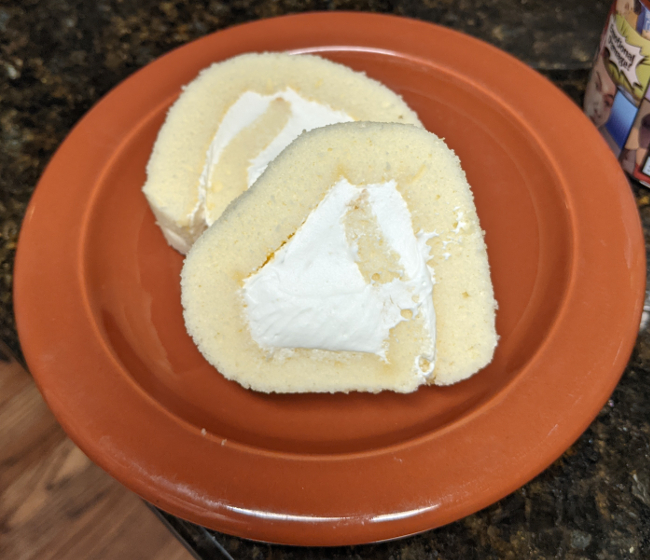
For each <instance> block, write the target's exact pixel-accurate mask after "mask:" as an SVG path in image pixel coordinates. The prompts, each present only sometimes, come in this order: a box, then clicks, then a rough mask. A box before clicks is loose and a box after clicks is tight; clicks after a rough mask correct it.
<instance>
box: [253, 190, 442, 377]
mask: <svg viewBox="0 0 650 560" xmlns="http://www.w3.org/2000/svg"><path fill="white" fill-rule="evenodd" d="M364 190H365V191H366V192H367V197H368V202H369V204H370V206H371V208H372V212H373V214H374V216H375V218H376V221H377V224H378V226H379V229H380V231H381V233H382V235H383V236H384V239H385V240H386V241H387V243H388V245H389V246H390V248H391V249H392V250H394V251H395V252H396V253H397V255H399V264H400V265H401V268H402V271H403V272H402V274H401V276H400V277H398V278H394V279H393V280H391V281H390V282H385V283H378V282H374V281H370V282H368V281H366V279H365V278H364V277H363V275H362V273H361V271H360V269H359V266H358V264H357V260H358V256H357V250H356V247H354V246H352V247H351V246H350V244H349V243H348V239H347V237H346V232H345V226H344V223H343V221H342V218H343V216H344V215H345V213H346V211H347V209H348V208H349V205H350V204H351V203H353V202H354V201H355V200H356V199H357V198H358V197H359V196H360V195H361V193H362V192H363V191H364ZM434 235H435V234H425V233H422V232H420V233H419V234H417V235H415V234H414V232H413V226H412V222H411V215H410V212H409V210H408V207H407V205H406V202H405V201H404V199H403V198H402V196H401V194H400V193H399V191H398V190H397V188H396V183H395V181H389V182H386V183H381V184H374V185H367V186H363V185H362V186H357V185H353V184H351V183H349V182H348V181H347V180H346V179H341V180H339V181H338V182H337V183H336V184H335V185H334V186H333V187H332V188H331V189H330V190H329V192H328V193H327V195H326V196H325V197H324V199H323V200H322V201H321V202H320V204H319V205H318V206H317V207H316V209H314V210H313V211H312V212H311V214H310V215H309V216H308V217H307V219H306V221H305V222H304V223H303V224H302V226H301V227H300V228H299V229H298V230H297V231H296V233H295V234H294V235H293V237H292V238H291V239H289V241H288V242H287V243H286V244H285V245H284V246H282V247H281V248H280V249H279V250H278V251H276V253H275V254H274V256H273V257H272V259H271V260H270V261H269V262H267V263H266V264H265V265H264V266H263V267H262V268H260V269H259V270H258V271H257V272H255V273H254V274H252V275H251V276H249V277H248V278H247V279H246V280H245V281H244V287H243V298H244V302H245V310H246V316H247V320H248V325H249V328H250V332H251V335H252V337H253V339H254V340H255V342H256V343H257V344H258V345H259V346H260V347H262V348H264V349H268V350H274V349H279V348H310V349H321V350H331V351H337V352H338V351H351V352H367V353H372V354H377V355H378V356H380V357H381V358H382V359H384V360H386V352H387V349H388V338H389V335H390V330H391V329H392V328H393V327H395V326H396V325H397V324H398V323H400V322H401V321H404V320H407V319H406V318H405V316H407V317H408V316H409V313H403V312H404V311H406V310H408V311H410V312H411V313H410V316H411V320H412V319H413V318H415V317H416V316H417V315H418V314H421V315H422V317H423V323H424V330H425V335H426V343H425V344H423V347H424V349H423V352H422V353H421V354H420V355H418V356H415V357H414V367H413V369H414V371H415V372H416V373H417V374H418V375H420V376H424V377H427V376H428V375H430V374H431V372H432V371H433V367H434V358H435V337H436V318H435V311H434V308H433V299H432V291H433V283H434V280H433V271H432V270H431V269H430V268H429V267H428V265H427V261H428V260H429V259H430V255H429V250H430V248H429V246H428V245H427V243H426V242H427V240H428V239H430V238H431V237H433V236H434Z"/></svg>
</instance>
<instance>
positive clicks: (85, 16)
mask: <svg viewBox="0 0 650 560" xmlns="http://www.w3.org/2000/svg"><path fill="white" fill-rule="evenodd" d="M609 5H610V2H608V1H604V2H603V1H593V0H573V1H572V2H566V1H561V0H425V1H416V0H396V1H388V0H367V1H363V0H349V1H348V0H330V1H319V0H275V1H273V0H235V1H233V2H219V1H210V2H208V1H206V2H202V3H198V2H190V1H189V0H176V1H174V0H170V1H164V2H154V1H152V0H142V1H136V0H99V1H97V2H84V1H83V0H49V1H40V2H39V1H34V0H32V1H22V2H18V1H14V2H11V1H6V0H5V1H4V2H2V3H0V76H1V78H0V134H1V135H2V136H1V144H0V146H1V147H0V267H1V277H0V285H1V289H0V335H1V336H2V338H3V339H4V340H5V341H6V342H7V343H8V344H9V346H10V347H11V348H12V349H13V350H14V351H15V352H16V353H17V354H20V346H19V342H18V339H17V335H16V329H15V323H14V317H13V310H12V304H11V288H12V267H13V258H14V253H15V249H16V243H17V238H18V231H19V228H20V223H21V220H22V218H23V216H24V213H25V209H26V206H27V203H28V201H29V198H30V195H31V193H32V191H33V189H34V187H35V185H36V183H37V181H38V178H39V176H40V174H41V173H42V171H43V169H44V167H45V165H46V164H47V162H48V160H49V158H50V157H51V156H52V154H53V153H54V151H55V150H56V148H57V147H58V146H59V145H60V143H61V142H62V140H63V139H64V137H65V136H66V134H67V133H68V132H69V131H70V129H71V127H72V126H73V125H74V124H75V123H76V122H77V121H78V120H79V119H80V118H81V117H82V116H83V114H84V113H85V112H86V111H88V109H90V107H91V106H92V105H93V104H94V103H95V102H96V101H97V100H98V99H99V98H100V97H101V96H102V95H104V94H105V93H106V92H107V91H108V90H109V89H111V88H112V87H113V86H115V85H116V84H118V83H119V82H120V81H121V80H123V79H124V78H125V77H127V76H128V75H129V74H131V73H132V72H133V71H135V70H137V69H138V68H140V67H142V66H143V65H145V64H147V63H148V62H150V61H152V60H154V59H155V58H156V57H158V56H160V55H162V54H163V53H165V52H167V51H169V50H170V49H172V48H174V47H177V46H179V45H182V44H184V43H186V42H188V41H190V40H192V39H195V38H198V37H200V36H203V35H205V34H207V33H210V32H213V31H216V30H219V29H223V28H225V27H228V26H231V25H233V24H237V23H242V22H245V21H252V20H255V19H259V18H266V17H271V16H276V15H282V14H287V13H296V12H303V11H312V10H360V11H375V12H383V13H392V14H396V15H403V16H409V17H414V18H419V19H422V20H426V21H430V22H435V23H440V24H442V25H446V26H449V27H452V28H454V29H457V30H460V31H464V32H466V33H468V34H470V35H474V36H476V37H479V38H481V39H483V40H485V41H488V42H490V43H492V44H494V45H496V46H498V47H500V48H503V49H504V50H506V51H508V52H510V53H512V54H513V55H515V56H517V57H518V58H520V59H521V60H523V61H524V62H526V63H528V64H530V65H531V66H533V67H535V68H536V69H538V70H540V71H541V72H542V73H544V74H545V75H547V76H548V77H549V78H550V79H552V80H553V81H555V83H556V84H557V85H558V86H560V87H561V88H562V89H564V91H565V92H566V93H567V94H568V95H569V96H570V97H571V98H572V99H573V100H574V101H576V102H578V103H579V102H580V99H581V96H582V93H583V91H584V87H585V83H586V80H587V76H588V69H589V66H590V64H591V58H592V55H593V53H594V51H595V49H596V45H597V42H598V37H599V35H600V31H601V29H602V27H603V25H604V22H605V18H606V13H607V10H608V8H609ZM632 188H633V191H634V194H635V197H636V200H637V203H638V207H639V210H640V213H641V216H642V220H643V225H644V231H645V234H646V239H648V235H649V234H650V230H649V228H650V191H648V190H646V189H645V188H643V187H640V186H636V185H632ZM646 246H647V243H646ZM649 373H650V331H648V329H645V328H644V329H643V330H642V331H641V332H640V335H639V338H638V341H637V344H636V346H635V349H634V352H633V355H632V358H631V360H630V363H629V365H628V367H627V369H626V371H625V373H624V375H623V378H622V380H621V382H620V383H619V385H618V387H617V388H616V390H615V392H614V394H613V395H612V397H611V399H610V400H609V402H608V403H607V405H606V406H605V407H604V408H603V409H602V410H601V411H600V413H599V414H598V417H597V418H596V420H595V421H594V422H593V423H592V424H591V426H590V427H589V428H588V430H587V431H586V432H585V433H584V435H583V436H582V437H581V438H580V439H579V440H578V441H577V442H576V443H575V444H574V445H573V446H572V447H571V448H570V449H569V450H568V451H567V452H566V453H564V455H563V456H562V457H561V458H559V459H558V460H557V461H556V462H555V463H554V464H553V465H552V466H551V467H549V468H548V469H547V470H546V471H545V472H543V473H542V474H541V475H539V476H538V477H537V478H535V479H534V480H533V481H531V482H530V483H528V484H527V485H525V486H524V487H523V488H521V489H519V490H517V491H516V492H514V493H513V494H511V495H510V496H508V497H506V498H504V499H503V500H501V501H500V502H498V503H496V504H494V505H493V506H490V507H488V508H486V509H485V510H483V511H481V512H478V513H476V514H474V515H471V516H469V517H467V518H465V519H463V520H460V521H457V522H455V523H452V524H450V525H448V526H445V527H442V528H440V529H437V530H434V531H429V532H427V533H424V534H422V535H418V536H415V537H411V538H407V539H403V540H398V541H394V542H391V543H384V544H376V545H367V546H357V547H347V548H335V549H303V548H292V547H280V546H271V545H265V544H259V543H251V542H248V541H244V540H241V539H237V538H234V537H229V536H225V535H219V534H217V533H212V532H204V531H201V530H200V529H199V528H197V527H195V526H192V525H190V524H187V523H185V522H182V521H180V520H177V519H176V518H173V517H170V516H165V519H166V520H167V521H168V522H169V523H170V524H171V525H172V527H173V528H174V529H175V530H177V531H179V532H180V533H181V534H182V535H183V536H184V537H185V539H186V541H187V542H188V544H189V545H190V546H191V547H192V548H193V549H194V551H195V553H197V554H201V557H203V558H223V557H224V555H223V552H220V551H219V549H218V546H217V545H215V543H214V542H213V540H214V539H216V541H217V542H218V543H219V546H222V547H223V550H225V551H227V553H229V554H230V555H231V556H232V557H234V558H284V559H289V558H291V559H293V558H295V559H298V558H376V559H389V558H390V559H393V558H395V559H396V558H401V559H404V560H406V559H417V558H441V559H442V558H444V559H445V560H452V559H455V558H458V559H460V558H462V559H463V560H472V559H483V558H494V559H496V558H512V559H515V558H516V559H522V558H534V559H537V558H567V559H576V560H577V559H583V558H584V559H592V558H594V559H598V560H609V559H611V560H614V559H615V560H622V559H626V558H629V559H645V558H650V460H649V459H650V377H649V375H648V374H649Z"/></svg>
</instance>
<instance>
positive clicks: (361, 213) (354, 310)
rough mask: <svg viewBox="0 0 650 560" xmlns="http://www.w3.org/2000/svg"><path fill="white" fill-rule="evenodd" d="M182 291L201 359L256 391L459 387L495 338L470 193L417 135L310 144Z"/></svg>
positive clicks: (342, 130)
mask: <svg viewBox="0 0 650 560" xmlns="http://www.w3.org/2000/svg"><path fill="white" fill-rule="evenodd" d="M181 289H182V303H183V308H184V317H185V324H186V327H187V330H188V332H189V333H190V335H191V336H192V337H193V339H194V341H195V342H196V344H197V345H198V348H199V350H200V351H201V352H202V354H203V355H204V356H205V357H206V359H207V360H208V361H209V362H210V363H211V364H213V365H214V366H215V367H216V368H217V369H218V370H219V371H220V372H221V373H222V374H223V375H224V376H225V377H226V378H228V379H233V380H235V381H237V382H239V383H240V384H242V385H243V386H244V387H250V388H252V389H255V390H258V391H264V392H288V393H289V392H335V391H372V392H378V391H381V390H385V389H388V390H393V391H399V392H410V391H414V390H415V389H417V387H418V386H419V385H421V384H424V383H436V384H440V385H446V384H449V383H455V382H456V381H460V380H462V379H465V378H467V377H469V376H470V375H472V374H474V373H476V372H477V371H478V370H479V369H481V368H482V367H484V366H485V365H486V364H488V363H489V362H490V361H491V359H492V355H493V352H494V348H495V346H496V343H497V335H496V332H495V307H496V304H495V301H494V296H493V290H492V283H491V280H490V269H489V265H488V260H487V253H486V248H485V244H484V241H483V232H482V230H481V227H480V225H479V221H478V217H477V215H476V210H475V207H474V202H473V196H472V192H471V190H470V187H469V185H468V183H467V180H466V178H465V174H464V172H463V171H462V169H461V167H460V163H459V160H458V158H457V157H456V155H455V154H454V153H453V152H452V151H451V150H449V148H447V146H446V145H445V143H444V142H443V141H442V140H440V139H439V138H437V137H436V136H434V135H433V134H431V133H429V132H427V131H425V130H423V129H420V128H416V127H414V126H408V125H400V124H386V123H347V124H336V125H332V126H327V127H324V128H320V129H317V130H313V131H311V132H307V133H304V134H302V135H301V136H300V137H299V138H298V139H297V140H296V141H295V142H294V143H293V144H291V145H290V146H289V147H288V148H287V149H286V150H285V151H284V152H282V154H280V156H278V157H277V158H276V159H275V160H274V161H273V162H272V163H271V164H270V165H269V166H268V167H267V169H266V171H265V172H264V173H263V174H262V176H261V177H260V178H259V179H258V180H257V181H256V183H255V184H254V185H253V187H251V188H250V189H249V190H248V191H247V192H245V193H244V194H242V195H241V196H240V197H239V198H237V199H236V200H235V201H234V202H233V203H232V204H231V205H230V206H229V207H228V208H227V209H226V211H225V212H224V213H223V215H222V216H221V218H220V219H219V220H218V221H217V222H215V223H214V225H212V226H211V227H210V228H209V229H208V230H207V231H206V232H205V233H204V234H203V235H202V236H201V237H200V238H199V240H198V241H197V242H196V243H195V244H194V246H193V247H192V249H191V250H190V252H189V254H188V256H187V258H186V260H185V264H184V266H183V270H182V274H181Z"/></svg>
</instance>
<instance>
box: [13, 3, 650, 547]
mask: <svg viewBox="0 0 650 560" xmlns="http://www.w3.org/2000/svg"><path fill="white" fill-rule="evenodd" d="M265 50H291V51H293V52H296V53H318V54H321V55H322V56H325V57H327V58H330V59H332V60H334V61H336V62H340V63H343V64H347V65H349V66H350V67H352V68H353V69H355V70H362V71H365V72H366V73H367V74H368V75H369V76H371V77H373V78H376V79H378V80H380V81H381V82H383V83H384V84H386V85H387V86H388V87H390V88H392V89H393V90H395V91H396V92H398V93H400V94H401V95H402V96H403V97H404V99H405V100H406V101H407V103H408V104H409V105H410V106H411V107H412V108H413V109H414V110H415V111H417V113H418V114H419V115H420V118H421V120H422V121H423V123H424V124H425V126H426V127H427V128H428V129H429V130H430V131H432V132H435V133H436V134H438V135H439V136H441V137H444V138H445V139H446V141H447V143H448V144H449V146H450V147H451V148H453V149H454V150H455V151H456V152H457V153H458V155H459V156H460V158H461V161H462V163H463V167H464V169H465V170H466V172H467V175H468V178H469V182H470V184H471V185H472V187H473V190H474V194H475V197H476V205H477V209H478V213H479V217H480V219H481V224H482V227H483V228H484V229H485V231H486V242H487V245H488V254H489V258H490V263H491V266H492V271H493V281H494V288H495V292H496V298H497V300H498V302H499V311H498V315H497V330H498V332H499V334H500V336H501V341H500V344H499V346H498V349H497V352H496V355H495V358H494V361H493V363H492V364H491V365H490V366H489V367H487V368H486V369H485V370H483V371H482V372H480V373H479V374H477V375H476V376H474V377H473V378H471V379H470V380H468V381H465V382H462V383H459V384H457V385H455V386H452V387H446V388H440V387H424V388H421V389H420V390H418V391H417V392H416V393H413V394H410V395H398V394H392V393H382V394H379V395H368V394H350V395H344V394H336V395H264V394H258V393H255V392H252V391H247V390H245V389H243V388H241V387H240V386H239V385H237V384H235V383H232V382H229V381H226V380H225V379H224V378H222V377H221V376H220V375H219V374H218V373H217V372H216V371H215V370H214V369H213V368H212V367H211V366H209V365H208V364H207V362H206V361H205V360H204V359H203V357H202V356H201V355H200V354H199V352H198V351H197V349H196V348H195V346H194V344H193V343H192V341H191V339H190V338H189V336H188V335H187V334H186V332H185V328H184V326H183V319H182V315H181V306H180V288H179V272H180V269H181V265H182V257H181V255H179V254H177V253H176V252H174V251H173V250H172V249H171V248H169V247H168V246H167V245H166V243H165V241H164V239H163V237H162V234H161V233H160V231H159V230H158V228H157V226H156V225H155V223H154V219H153V215H152V214H151V212H150V210H149V208H148V206H147V203H146V201H145V199H144V196H143V195H142V194H141V191H140V188H141V186H142V184H143V183H144V180H145V165H146V162H147V159H148V156H149V153H150V150H151V147H152V145H153V142H154V139H155V137H156V134H157V131H158V129H159V127H160V125H161V124H162V122H163V120H164V117H165V112H166V110H167V108H168V107H169V105H170V104H171V103H172V102H173V101H174V99H175V98H176V97H177V96H178V94H179V92H180V88H181V85H182V84H184V83H187V82H189V81H190V80H192V79H193V78H194V77H195V75H196V74H197V72H198V71H199V70H200V69H201V68H203V67H205V66H208V65H209V64H210V63H212V62H214V61H219V60H223V59H225V58H228V57H231V56H234V55H237V54H239V53H244V52H250V51H265ZM644 286H645V252H644V244H643V238H642V235H641V228H640V224H639V219H638V216H637V212H636V207H635V204H634V201H633V197H632V195H631V192H630V190H629V186H628V184H627V182H626V179H625V178H624V176H623V173H622V172H621V170H620V169H619V166H618V164H617V162H616V160H615V158H614V157H613V156H612V155H611V154H610V152H609V150H608V148H607V146H606V145H605V143H604V142H603V141H602V140H601V138H600V136H599V135H598V133H597V131H596V130H595V129H594V128H593V126H592V125H591V123H590V122H589V121H588V120H587V119H586V118H585V117H584V116H583V115H582V113H581V111H580V110H579V108H578V107H576V106H575V105H574V104H573V103H572V102H571V101H570V100H569V99H568V98H566V97H565V96H564V94H562V93H561V92H560V91H559V90H557V89H556V88H555V87H554V86H553V85H551V84H550V83H549V82H548V81H546V80H545V79H544V78H543V77H541V76H540V75H538V74H536V73H535V72H533V71H532V70H530V69H529V68H527V67H526V66H524V65H523V64H521V63H520V62H518V61H516V60H515V59H513V58H512V57H510V56H508V55H506V54H504V53H502V52H501V51H498V50H496V49H495V48H492V47H490V46H488V45H486V44H483V43H481V42H478V41H476V40H474V39H471V38H469V37H467V36H464V35H461V34H458V33H456V32H453V31H450V30H448V29H444V28H439V27H436V26H433V25H430V24H425V23H421V22H417V21H412V20H406V19H399V18H394V17H387V16H378V15H371V14H343V13H338V14H336V13H332V14H309V15H299V16H290V17H285V18H279V19H269V20H264V21H260V22H256V23H252V24H247V25H243V26H240V27H235V28H232V29H229V30H226V31H223V32H219V33H216V34H213V35H210V36H207V37H205V38H203V39H201V40H198V41H196V42H193V43H190V44H188V45H186V46H184V47H182V48H180V49H178V50H176V51H173V52H171V53H170V54H168V55H166V56H164V57H162V58H161V59H159V60H157V61H156V62H154V63H152V64H150V65H148V66H147V67H145V68H144V69H142V70H140V71H139V72H137V73H136V74H135V75H133V76H132V77H131V78H129V79H128V80H126V81H125V82H124V83H122V84H121V85H119V86H118V87H117V88H115V89H114V90H113V91H112V92H111V93H110V94H109V95H107V96H106V97H105V98H104V99H103V100H102V101H101V102H99V103H98V104H97V105H96V106H95V107H94V108H93V109H92V110H91V111H90V112H89V113H88V114H87V115H86V116H85V117H84V118H83V120H82V121H81V122H80V123H79V124H78V125H77V126H76V128H75V129H74V130H73V131H72V133H71V134H70V135H69V137H68V138H67V139H66V140H65V142H64V143H63V145H62V146H61V147H60V149H59V150H58V152H57V154H56V156H55V157H54V159H53V160H52V162H51V163H50V165H49V166H48V168H47V170H46V172H45V173H44V175H43V177H42V179H41V181H40V183H39V185H38V188H37V189H36V192H35V194H34V197H33V199H32V201H31V203H30V206H29V209H28V212H27V215H26V218H25V222H24V226H23V230H22V233H21V238H20V244H19V250H18V256H17V261H16V270H15V308H16V314H17V321H18V328H19V334H20V339H21V343H22V345H23V349H24V352H25V355H26V357H27V360H28V363H29V366H30V368H31V371H32V373H33V374H34V377H35V379H36V381H37V383H38V385H39V387H40V389H41V391H42V392H43V394H44V396H45V398H46V400H47V402H48V404H49V406H50V407H51V408H52V410H53V412H54V413H55V414H56V416H57V418H58V420H59V421H60V422H61V424H62V425H63V427H64V428H65V429H66V431H67V432H68V434H69V435H70V436H71V438H72V439H73V440H74V441H75V442H76V443H77V444H78V445H79V446H80V447H81V448H82V449H83V450H84V451H85V452H86V453H87V454H88V455H89V457H91V458H92V459H93V460H94V461H95V462H96V463H98V464H99V465H100V466H102V467H103V468H104V469H105V470H107V471H108V472H109V473H110V474H112V475H113V476H114V477H115V478H117V479H118V480H120V481H121V482H122V483H123V484H125V485H126V486H128V487H129V488H131V489H132V490H134V491H135V492H137V493H138V494H140V495H141V496H143V497H144V498H145V499H147V500H149V501H150V502H152V503H153V504H155V505H157V506H159V507H161V508H162V509H164V510H166V511H169V512H171V513H173V514H176V515H178V516H181V517H184V518H186V519H189V520H191V521H194V522H196V523H200V524H203V525H205V526H208V527H211V528H214V529H217V530H219V531H223V532H226V533H231V534H235V535H239V536H242V537H247V538H252V539H259V540H265V541H270V542H278V543H291V544H304V545H316V544H324V545H338V544H352V543H362V542H371V541H377V540H382V539H389V538H393V537H398V536H403V535H408V534H412V533H415V532H419V531H423V530H426V529H429V528H433V527H436V526H439V525H442V524H445V523H449V522H451V521H454V520H456V519H459V518H461V517H463V516H465V515H467V514H470V513H472V512H474V511H476V510H478V509H480V508H483V507H485V506H487V505H489V504H490V503H492V502H494V501H496V500H497V499H499V498H501V497H503V496H505V495H506V494H508V493H510V492H512V491H513V490H515V489H516V488H518V487H519V486H521V485H522V484H524V483H525V482H526V481H528V480H529V479H530V478H532V477H533V476H535V475H536V474H537V473H539V472H540V471H541V470H543V469H544V468H545V467H546V466H548V465H549V464H550V463H551V462H552V461H553V460H555V459H556V458H557V457H558V456H559V455H560V454H561V453H562V452H563V451H564V450H565V449H566V448H567V447H568V446H569V445H570V444H571V443H572V442H573V441H574V440H575V439H576V438H577V437H578V436H579V435H580V434H581V433H582V431H584V429H585V428H586V427H587V426H588V425H589V423H590V422H591V420H592V419H593V418H594V416H595V415H596V414H597V412H598V410H599V409H600V407H601V406H602V405H603V403H604V402H605V401H606V399H607V398H608V396H609V395H610V393H611V391H612V390H613V388H614V386H615V384H616V382H617V381H618V379H619V377H620V375H621V373H622V371H623V369H624V367H625V365H626V362H627V359H628V357H629V354H630V352H631V349H632V346H633V344H634V340H635V337H636V331H637V328H638V325H639V320H640V314H641V308H642V303H643V293H644Z"/></svg>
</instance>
